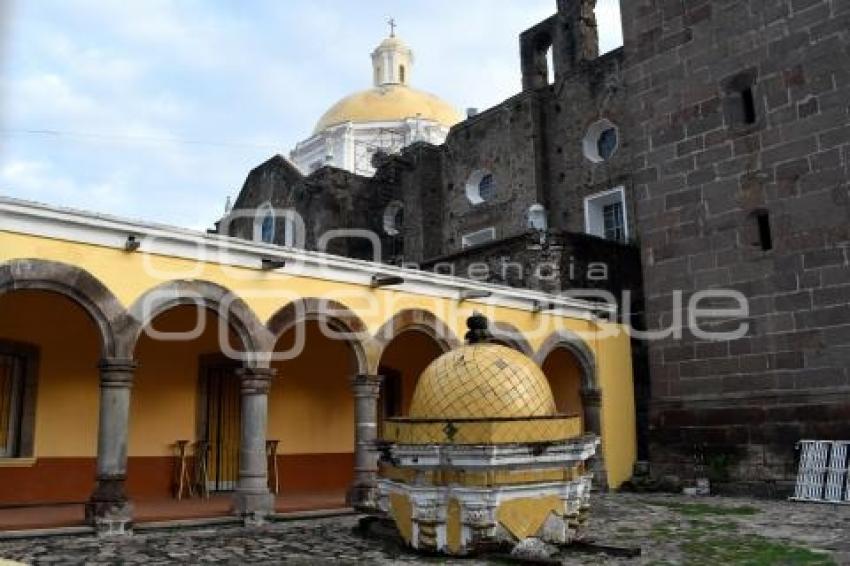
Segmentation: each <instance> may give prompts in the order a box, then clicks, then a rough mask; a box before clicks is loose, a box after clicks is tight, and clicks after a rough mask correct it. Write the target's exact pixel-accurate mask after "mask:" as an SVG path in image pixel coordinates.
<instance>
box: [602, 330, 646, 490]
mask: <svg viewBox="0 0 850 566" xmlns="http://www.w3.org/2000/svg"><path fill="white" fill-rule="evenodd" d="M595 350H596V365H597V371H598V373H599V386H600V388H601V389H602V445H603V446H604V450H605V464H606V466H607V467H608V485H609V486H611V487H619V485H620V484H621V483H623V482H624V481H626V480H627V479H629V478H630V477H631V476H632V468H633V467H634V463H635V462H636V461H637V432H636V428H635V426H636V425H635V422H636V421H635V419H636V415H635V397H634V385H633V382H632V375H633V373H632V357H631V344H630V342H629V336H628V334H627V333H626V332H620V333H619V335H618V336H614V337H611V338H605V339H602V340H599V341H598V342H597V344H596V348H595Z"/></svg>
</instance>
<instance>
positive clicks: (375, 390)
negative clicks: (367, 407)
mask: <svg viewBox="0 0 850 566" xmlns="http://www.w3.org/2000/svg"><path fill="white" fill-rule="evenodd" d="M383 381H384V376H383V375H370V374H365V373H360V374H357V375H355V376H354V377H352V378H351V388H352V389H354V394H355V395H356V396H367V397H378V395H379V394H380V393H381V383H383Z"/></svg>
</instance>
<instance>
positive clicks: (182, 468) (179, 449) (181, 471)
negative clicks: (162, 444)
mask: <svg viewBox="0 0 850 566" xmlns="http://www.w3.org/2000/svg"><path fill="white" fill-rule="evenodd" d="M188 445H189V441H188V440H178V441H177V442H175V443H174V446H175V449H176V454H175V456H176V457H177V458H179V463H178V466H176V467H177V469H178V472H177V473H178V479H177V482H176V483H177V501H180V500H181V499H183V491H184V490H187V491H188V492H189V497H194V495H195V493H194V491H193V490H192V480H191V478H190V477H189V466H188V462H187V460H188V458H189V455H188V454H187V450H186V447H187V446H188Z"/></svg>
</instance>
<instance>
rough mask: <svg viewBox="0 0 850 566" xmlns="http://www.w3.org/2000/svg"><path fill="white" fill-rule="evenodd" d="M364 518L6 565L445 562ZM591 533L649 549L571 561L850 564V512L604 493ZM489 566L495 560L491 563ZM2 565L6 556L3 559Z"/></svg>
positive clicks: (64, 549)
mask: <svg viewBox="0 0 850 566" xmlns="http://www.w3.org/2000/svg"><path fill="white" fill-rule="evenodd" d="M356 525H357V517H356V516H345V517H336V518H326V519H313V520H299V521H288V522H278V523H272V524H269V525H267V526H264V527H261V528H255V529H244V528H240V527H235V526H218V527H196V528H188V529H183V530H156V531H145V532H138V533H137V534H136V535H134V536H132V537H122V538H106V539H98V538H96V537H94V536H65V537H50V538H37V539H25V540H4V541H0V559H2V558H5V559H12V560H18V561H22V562H25V563H32V564H80V563H86V564H187V563H188V564H213V563H217V564H274V563H280V562H287V563H296V564H298V563H301V564H306V563H311V564H323V563H350V564H355V563H357V564H359V563H365V564H391V563H415V562H435V563H437V562H439V563H447V564H464V565H468V566H472V565H477V564H484V563H488V560H484V559H476V560H453V561H444V560H438V559H434V558H425V557H421V556H417V555H416V554H413V553H411V552H408V551H406V550H404V549H401V548H399V547H398V546H397V545H395V544H394V543H391V542H384V541H380V540H373V539H367V538H363V537H361V536H359V535H357V534H355V532H354V527H355V526H356ZM586 537H587V538H589V539H590V538H592V539H593V540H594V541H595V542H597V543H599V544H607V545H613V546H619V547H641V549H642V555H641V556H640V557H638V558H618V557H614V556H609V555H606V554H594V553H587V552H584V553H579V552H574V551H566V552H565V553H563V554H562V555H560V556H559V557H558V559H559V560H560V561H562V562H563V563H566V564H712V565H714V566H716V565H717V564H718V563H724V562H725V563H726V564H850V507H834V506H826V505H813V504H799V503H788V502H780V501H771V502H765V501H755V500H747V499H727V498H691V497H683V496H663V495H631V494H629V495H626V494H611V495H600V496H597V497H596V498H595V499H594V502H593V510H592V518H591V520H590V521H589V523H588V525H587V530H586ZM489 562H492V560H491V561H489ZM0 563H2V560H0Z"/></svg>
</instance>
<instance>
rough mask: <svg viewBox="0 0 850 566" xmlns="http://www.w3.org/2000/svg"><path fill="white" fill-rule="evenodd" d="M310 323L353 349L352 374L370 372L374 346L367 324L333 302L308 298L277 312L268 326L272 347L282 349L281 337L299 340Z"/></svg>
mask: <svg viewBox="0 0 850 566" xmlns="http://www.w3.org/2000/svg"><path fill="white" fill-rule="evenodd" d="M308 321H314V322H317V323H318V324H319V329H320V330H321V332H322V334H323V335H324V336H325V337H327V338H329V339H331V340H336V341H342V342H345V343H347V344H348V345H349V347H351V349H352V351H353V353H354V356H355V358H354V360H355V361H354V364H353V366H352V368H351V369H352V375H355V374H358V373H362V374H365V373H368V372H369V362H368V359H369V357H370V354H371V352H372V351H373V350H374V348H375V346H374V344H372V341H371V340H370V337H369V333H368V331H367V329H366V325H365V324H364V323H363V321H362V320H361V319H360V317H358V316H357V315H356V314H354V311H352V310H351V309H349V308H348V307H346V306H345V305H343V304H342V303H338V302H336V301H333V300H331V299H320V298H313V297H306V298H303V299H298V300H296V301H292V302H291V303H289V304H287V305H286V306H285V307H283V308H281V309H280V310H279V311H277V312H276V313H275V314H274V315H272V316H271V318H269V320H268V322H267V323H266V328H267V329H268V331H269V335H270V338H271V341H272V344H274V345H276V346H279V343H280V338H281V337H282V336H283V335H284V334H286V333H288V332H292V331H294V332H295V333H296V334H295V336H296V339H297V338H298V336H299V335H302V334H303V330H304V329H305V328H306V327H305V326H304V323H306V322H308ZM276 357H280V356H276Z"/></svg>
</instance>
